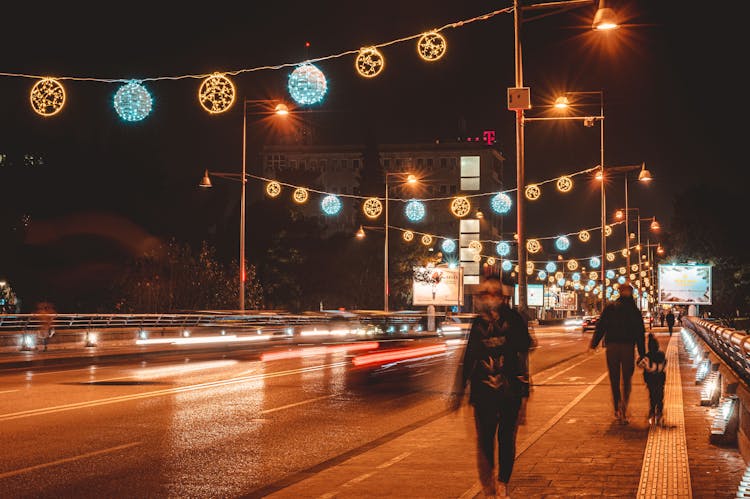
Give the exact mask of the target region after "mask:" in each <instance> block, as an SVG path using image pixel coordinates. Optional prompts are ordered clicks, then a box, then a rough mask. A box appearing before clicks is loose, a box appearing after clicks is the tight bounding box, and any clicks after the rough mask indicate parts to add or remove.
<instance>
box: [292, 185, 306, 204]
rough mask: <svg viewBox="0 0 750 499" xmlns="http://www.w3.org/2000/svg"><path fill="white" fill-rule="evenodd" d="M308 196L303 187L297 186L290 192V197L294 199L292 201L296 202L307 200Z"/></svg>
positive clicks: (300, 202)
mask: <svg viewBox="0 0 750 499" xmlns="http://www.w3.org/2000/svg"><path fill="white" fill-rule="evenodd" d="M308 197H310V194H309V193H308V192H307V189H305V188H304V187H297V188H296V189H294V193H293V194H292V199H294V202H295V203H297V204H302V203H305V202H307V198H308Z"/></svg>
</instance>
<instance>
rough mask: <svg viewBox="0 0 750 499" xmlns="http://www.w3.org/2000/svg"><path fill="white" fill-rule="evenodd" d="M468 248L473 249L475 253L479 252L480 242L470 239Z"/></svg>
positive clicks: (480, 248) (480, 249) (480, 250)
mask: <svg viewBox="0 0 750 499" xmlns="http://www.w3.org/2000/svg"><path fill="white" fill-rule="evenodd" d="M469 248H471V249H473V250H474V251H476V252H477V253H481V252H482V243H480V242H479V241H471V242H470V243H469Z"/></svg>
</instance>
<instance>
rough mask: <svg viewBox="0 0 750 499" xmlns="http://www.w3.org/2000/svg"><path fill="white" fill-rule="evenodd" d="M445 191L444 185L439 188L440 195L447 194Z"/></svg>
mask: <svg viewBox="0 0 750 499" xmlns="http://www.w3.org/2000/svg"><path fill="white" fill-rule="evenodd" d="M447 190H448V189H446V186H444V185H441V186H440V194H445V193H446V192H447Z"/></svg>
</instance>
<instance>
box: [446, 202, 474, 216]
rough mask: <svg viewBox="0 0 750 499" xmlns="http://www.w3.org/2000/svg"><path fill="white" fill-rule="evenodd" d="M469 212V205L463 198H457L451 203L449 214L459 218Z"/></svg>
mask: <svg viewBox="0 0 750 499" xmlns="http://www.w3.org/2000/svg"><path fill="white" fill-rule="evenodd" d="M470 211H471V203H470V202H469V200H468V199H466V198H465V197H457V198H454V199H453V201H451V213H453V214H454V215H455V216H457V217H459V218H461V217H465V216H466V215H468V214H469V212H470Z"/></svg>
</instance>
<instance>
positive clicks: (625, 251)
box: [622, 248, 630, 256]
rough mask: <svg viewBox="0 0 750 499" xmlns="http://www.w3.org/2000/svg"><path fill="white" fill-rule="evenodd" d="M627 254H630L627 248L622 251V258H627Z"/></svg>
mask: <svg viewBox="0 0 750 499" xmlns="http://www.w3.org/2000/svg"><path fill="white" fill-rule="evenodd" d="M629 254H630V251H629V250H628V249H627V248H625V249H624V250H622V256H628V255H629Z"/></svg>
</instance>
